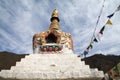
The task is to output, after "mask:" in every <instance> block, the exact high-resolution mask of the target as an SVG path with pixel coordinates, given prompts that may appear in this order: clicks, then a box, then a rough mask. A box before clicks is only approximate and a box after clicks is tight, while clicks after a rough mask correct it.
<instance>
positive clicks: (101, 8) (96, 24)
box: [91, 0, 105, 41]
mask: <svg viewBox="0 0 120 80" xmlns="http://www.w3.org/2000/svg"><path fill="white" fill-rule="evenodd" d="M104 3H105V0H104V1H103V4H102V7H101V10H100V14H99V16H98V19H97V22H96V25H95V29H94V31H93V35H92V37H91V41H92V40H93V38H94V36H95V31H96V29H97V26H98V23H99V20H100V18H101V15H102V12H103V8H104Z"/></svg>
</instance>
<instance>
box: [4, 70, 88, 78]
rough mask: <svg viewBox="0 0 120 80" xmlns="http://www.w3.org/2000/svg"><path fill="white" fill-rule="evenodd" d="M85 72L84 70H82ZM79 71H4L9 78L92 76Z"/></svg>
mask: <svg viewBox="0 0 120 80" xmlns="http://www.w3.org/2000/svg"><path fill="white" fill-rule="evenodd" d="M81 72H83V71H81ZM81 72H79V71H74V72H73V71H69V72H45V73H44V72H39V73H38V72H34V73H33V72H32V73H31V72H28V73H27V72H19V73H17V72H14V73H11V72H8V73H3V74H2V76H3V77H7V78H17V79H35V78H40V79H65V78H88V77H90V73H87V74H84V73H81Z"/></svg>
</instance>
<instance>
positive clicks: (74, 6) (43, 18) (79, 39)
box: [0, 0, 120, 55]
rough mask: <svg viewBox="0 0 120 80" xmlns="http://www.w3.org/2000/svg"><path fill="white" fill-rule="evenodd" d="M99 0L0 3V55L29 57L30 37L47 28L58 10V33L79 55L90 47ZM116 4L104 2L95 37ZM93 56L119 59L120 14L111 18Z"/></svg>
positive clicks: (117, 1) (119, 0)
mask: <svg viewBox="0 0 120 80" xmlns="http://www.w3.org/2000/svg"><path fill="white" fill-rule="evenodd" d="M102 3H103V0H0V51H10V52H14V53H18V54H23V53H32V37H33V35H34V34H35V33H38V32H43V31H45V30H47V29H48V28H49V25H50V17H51V13H52V11H53V10H54V9H58V11H59V17H60V26H61V29H62V31H64V32H67V33H70V34H71V35H72V38H73V41H74V52H75V53H76V54H78V53H82V52H83V51H84V50H85V49H86V47H87V46H88V45H89V43H90V39H91V36H92V34H93V30H94V27H95V24H96V21H97V18H98V15H99V13H100V9H101V7H102ZM118 5H120V0H106V1H105V5H104V9H103V13H102V15H101V18H100V22H99V24H98V27H97V30H96V34H98V32H99V30H100V29H101V28H102V27H103V25H104V24H105V23H106V21H107V16H108V15H109V14H111V13H113V12H114V11H115V10H116V8H117V7H118ZM111 21H112V23H113V25H111V26H108V27H107V28H105V31H104V34H103V36H102V37H101V41H99V42H98V43H95V44H94V45H93V49H91V50H90V52H89V55H93V54H95V53H103V54H116V55H120V11H119V12H116V13H115V15H114V16H113V17H112V18H111Z"/></svg>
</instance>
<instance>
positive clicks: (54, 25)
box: [49, 9, 60, 30]
mask: <svg viewBox="0 0 120 80" xmlns="http://www.w3.org/2000/svg"><path fill="white" fill-rule="evenodd" d="M49 29H50V30H60V26H59V15H58V11H57V10H56V9H55V10H54V11H53V13H52V15H51V24H50V27H49Z"/></svg>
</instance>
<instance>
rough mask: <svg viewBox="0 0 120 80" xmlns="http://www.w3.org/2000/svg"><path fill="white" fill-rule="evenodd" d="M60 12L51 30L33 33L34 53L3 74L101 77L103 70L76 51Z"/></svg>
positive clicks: (61, 79)
mask: <svg viewBox="0 0 120 80" xmlns="http://www.w3.org/2000/svg"><path fill="white" fill-rule="evenodd" d="M59 21H60V20H59V17H58V11H57V10H54V11H53V13H52V17H51V24H50V27H49V29H48V30H47V31H45V32H42V33H37V34H35V35H34V36H33V54H29V55H26V56H25V58H22V59H21V61H19V62H16V65H15V66H12V67H11V69H10V70H2V71H1V72H0V77H3V78H9V79H11V78H12V79H20V80H66V79H68V80H69V79H70V80H74V79H75V80H76V79H77V80H101V79H102V78H103V77H104V73H103V71H99V70H98V69H97V68H96V69H91V68H90V67H89V65H85V62H84V61H81V60H80V59H79V58H78V57H77V56H76V55H75V54H74V53H73V41H72V37H71V35H70V34H69V33H65V32H62V31H61V29H60V26H59Z"/></svg>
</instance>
